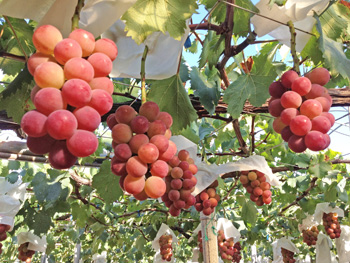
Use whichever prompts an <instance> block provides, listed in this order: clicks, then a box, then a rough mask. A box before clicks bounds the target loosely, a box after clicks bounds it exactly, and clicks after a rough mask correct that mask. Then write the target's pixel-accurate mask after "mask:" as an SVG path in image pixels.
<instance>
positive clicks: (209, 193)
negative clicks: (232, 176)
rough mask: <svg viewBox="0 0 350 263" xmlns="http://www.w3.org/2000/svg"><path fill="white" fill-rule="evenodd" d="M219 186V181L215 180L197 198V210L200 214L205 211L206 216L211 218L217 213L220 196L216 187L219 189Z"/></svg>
mask: <svg viewBox="0 0 350 263" xmlns="http://www.w3.org/2000/svg"><path fill="white" fill-rule="evenodd" d="M218 185H219V183H218V181H217V180H215V181H214V182H213V183H212V184H211V185H209V186H208V187H207V188H206V189H204V190H203V191H202V192H200V193H199V194H198V195H197V196H196V204H195V208H196V210H197V211H198V212H201V211H203V214H204V215H206V216H209V215H210V214H211V213H213V212H214V211H215V207H216V206H217V205H218V202H219V201H220V196H219V195H218V194H217V193H216V187H218Z"/></svg>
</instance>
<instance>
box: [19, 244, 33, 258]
mask: <svg viewBox="0 0 350 263" xmlns="http://www.w3.org/2000/svg"><path fill="white" fill-rule="evenodd" d="M28 245H29V242H26V243H23V244H21V245H20V246H19V247H18V251H19V255H18V259H19V260H21V261H25V262H26V263H30V262H32V257H33V255H34V254H35V251H34V250H30V249H28Z"/></svg>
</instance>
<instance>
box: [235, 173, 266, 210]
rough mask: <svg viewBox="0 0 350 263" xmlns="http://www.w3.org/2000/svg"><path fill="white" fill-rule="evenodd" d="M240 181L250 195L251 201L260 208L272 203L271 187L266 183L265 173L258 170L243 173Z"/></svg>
mask: <svg viewBox="0 0 350 263" xmlns="http://www.w3.org/2000/svg"><path fill="white" fill-rule="evenodd" d="M239 180H240V181H241V183H242V184H243V186H244V187H245V188H246V190H247V192H248V193H249V194H250V200H252V201H253V202H255V203H256V204H257V205H258V206H262V205H264V204H267V205H268V204H270V203H271V201H272V198H271V195H272V192H271V191H270V188H271V185H270V184H269V183H268V182H266V177H265V174H264V173H262V172H259V171H257V170H253V171H241V176H240V177H239Z"/></svg>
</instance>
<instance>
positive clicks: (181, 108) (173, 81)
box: [147, 75, 197, 133]
mask: <svg viewBox="0 0 350 263" xmlns="http://www.w3.org/2000/svg"><path fill="white" fill-rule="evenodd" d="M150 84H151V89H150V91H149V93H148V95H147V98H148V99H149V100H151V101H154V102H156V103H158V105H159V108H160V110H161V111H166V112H168V113H169V114H170V115H171V116H172V117H173V121H174V122H173V125H172V126H171V130H172V131H173V132H174V133H176V132H179V131H181V130H182V129H183V128H186V127H187V126H188V125H190V124H191V122H192V121H195V120H196V119H197V112H196V111H195V109H194V108H193V106H192V104H191V101H190V99H189V97H188V95H187V92H186V90H185V88H184V86H183V85H182V81H181V79H180V76H179V75H174V76H172V77H170V78H168V79H163V80H155V81H150Z"/></svg>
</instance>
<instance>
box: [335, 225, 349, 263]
mask: <svg viewBox="0 0 350 263" xmlns="http://www.w3.org/2000/svg"><path fill="white" fill-rule="evenodd" d="M340 229H341V234H340V237H339V238H336V239H335V245H336V247H337V254H338V257H339V263H349V262H350V227H349V226H342V225H341V226H340Z"/></svg>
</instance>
